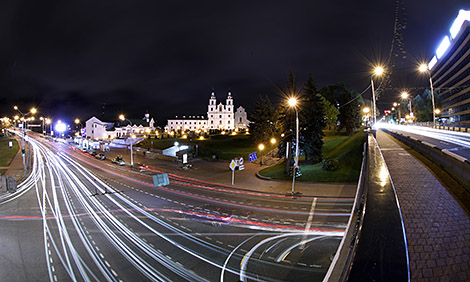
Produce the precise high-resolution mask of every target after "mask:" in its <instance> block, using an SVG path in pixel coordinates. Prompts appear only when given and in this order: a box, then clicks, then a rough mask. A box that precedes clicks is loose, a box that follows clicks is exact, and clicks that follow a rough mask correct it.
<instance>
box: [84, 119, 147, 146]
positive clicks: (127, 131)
mask: <svg viewBox="0 0 470 282" xmlns="http://www.w3.org/2000/svg"><path fill="white" fill-rule="evenodd" d="M124 123H126V125H122V124H121V125H122V126H120V127H114V123H113V122H104V121H101V120H99V119H98V118H97V117H94V116H93V117H91V118H90V119H89V120H87V121H86V123H85V126H86V127H85V136H86V138H88V139H95V140H103V139H114V138H123V137H127V136H130V135H131V134H135V135H145V134H149V133H155V121H154V119H153V118H150V116H149V114H146V115H145V116H144V118H143V119H142V120H140V119H139V120H131V123H132V125H131V124H130V123H129V122H128V121H125V122H124Z"/></svg>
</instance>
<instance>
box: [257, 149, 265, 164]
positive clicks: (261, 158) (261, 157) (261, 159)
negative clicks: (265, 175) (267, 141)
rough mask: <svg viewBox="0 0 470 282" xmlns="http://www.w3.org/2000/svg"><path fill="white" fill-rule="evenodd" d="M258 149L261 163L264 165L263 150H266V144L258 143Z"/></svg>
mask: <svg viewBox="0 0 470 282" xmlns="http://www.w3.org/2000/svg"><path fill="white" fill-rule="evenodd" d="M258 150H259V152H260V158H259V165H260V166H262V165H263V156H261V151H263V150H264V144H259V145H258Z"/></svg>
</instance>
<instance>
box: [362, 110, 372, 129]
mask: <svg viewBox="0 0 470 282" xmlns="http://www.w3.org/2000/svg"><path fill="white" fill-rule="evenodd" d="M362 112H363V113H364V116H365V118H366V119H365V120H366V127H367V126H368V125H369V113H370V108H369V107H364V108H363V109H362Z"/></svg>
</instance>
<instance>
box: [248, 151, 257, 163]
mask: <svg viewBox="0 0 470 282" xmlns="http://www.w3.org/2000/svg"><path fill="white" fill-rule="evenodd" d="M257 158H258V154H257V152H254V153H252V154H250V155H249V159H250V163H251V162H253V161H256V159H257Z"/></svg>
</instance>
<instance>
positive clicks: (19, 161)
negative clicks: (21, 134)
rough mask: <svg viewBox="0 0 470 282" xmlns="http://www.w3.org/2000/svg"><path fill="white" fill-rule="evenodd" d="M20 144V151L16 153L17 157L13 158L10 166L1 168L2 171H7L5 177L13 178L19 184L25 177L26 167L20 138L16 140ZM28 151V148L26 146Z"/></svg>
mask: <svg viewBox="0 0 470 282" xmlns="http://www.w3.org/2000/svg"><path fill="white" fill-rule="evenodd" d="M15 139H16V141H17V142H18V144H19V148H20V149H19V150H18V152H17V153H16V156H15V157H14V158H13V160H12V161H11V163H10V165H9V166H5V167H1V168H0V169H6V170H7V171H6V172H5V176H7V177H8V176H13V177H14V178H15V179H16V181H17V183H18V181H19V180H21V179H22V178H23V177H24V166H23V157H22V156H21V141H20V140H19V138H18V137H17V138H15ZM26 150H28V146H26Z"/></svg>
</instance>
